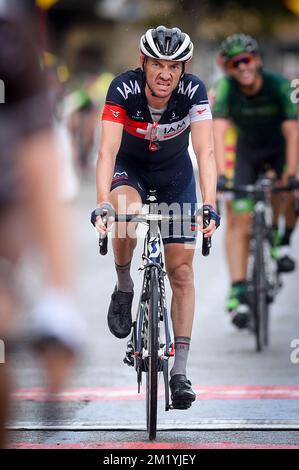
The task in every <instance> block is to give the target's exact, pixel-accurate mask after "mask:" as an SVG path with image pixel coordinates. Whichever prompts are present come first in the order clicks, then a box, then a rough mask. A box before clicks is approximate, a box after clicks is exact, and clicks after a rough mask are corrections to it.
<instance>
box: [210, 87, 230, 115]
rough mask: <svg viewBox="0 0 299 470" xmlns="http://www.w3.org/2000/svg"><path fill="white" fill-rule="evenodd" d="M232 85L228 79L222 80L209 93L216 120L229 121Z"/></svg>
mask: <svg viewBox="0 0 299 470" xmlns="http://www.w3.org/2000/svg"><path fill="white" fill-rule="evenodd" d="M229 94H230V84H229V81H228V80H227V78H221V79H220V80H218V82H216V83H215V85H214V86H213V87H212V89H211V90H210V92H209V96H210V101H211V102H212V113H213V117H214V118H222V119H228V118H229V117H230V116H229Z"/></svg>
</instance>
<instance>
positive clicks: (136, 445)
mask: <svg viewBox="0 0 299 470" xmlns="http://www.w3.org/2000/svg"><path fill="white" fill-rule="evenodd" d="M8 449H297V450H299V445H298V446H296V445H288V444H252V443H248V444H247V443H242V444H240V443H238V442H206V443H199V442H198V443H194V444H188V443H185V442H179V443H178V442H147V441H146V442H102V443H100V444H99V443H98V442H80V443H76V442H74V443H72V442H69V443H66V444H61V443H57V444H33V443H32V442H16V443H10V444H9V445H8Z"/></svg>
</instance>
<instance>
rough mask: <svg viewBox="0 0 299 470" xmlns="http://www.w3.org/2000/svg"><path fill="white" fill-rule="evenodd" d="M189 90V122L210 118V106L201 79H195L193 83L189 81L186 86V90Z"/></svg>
mask: <svg viewBox="0 0 299 470" xmlns="http://www.w3.org/2000/svg"><path fill="white" fill-rule="evenodd" d="M188 90H189V92H190V93H188V94H189V97H190V98H191V101H192V104H191V108H190V110H189V117H190V122H197V121H205V120H207V119H212V113H211V108H210V104H209V100H208V95H207V90H206V87H205V85H204V83H203V82H202V81H201V80H199V79H198V80H197V83H196V84H194V83H193V81H190V82H189V83H188V85H187V87H186V92H188Z"/></svg>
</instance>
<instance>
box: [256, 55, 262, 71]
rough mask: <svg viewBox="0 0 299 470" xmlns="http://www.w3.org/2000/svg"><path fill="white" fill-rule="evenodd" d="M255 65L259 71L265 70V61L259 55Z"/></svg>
mask: <svg viewBox="0 0 299 470" xmlns="http://www.w3.org/2000/svg"><path fill="white" fill-rule="evenodd" d="M255 63H256V65H257V67H258V68H259V69H261V68H263V59H262V58H261V56H260V55H258V54H257V55H256V56H255Z"/></svg>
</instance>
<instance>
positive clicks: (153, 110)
mask: <svg viewBox="0 0 299 470" xmlns="http://www.w3.org/2000/svg"><path fill="white" fill-rule="evenodd" d="M192 54H193V44H192V42H191V40H190V38H189V36H188V34H186V33H183V32H182V31H181V30H180V29H179V28H172V29H169V28H166V27H164V26H159V27H158V28H155V29H149V30H148V31H147V32H146V33H145V34H144V35H143V36H142V37H141V40H140V63H141V68H138V69H136V70H130V71H128V72H125V73H123V74H121V75H120V76H118V77H116V78H115V79H114V80H113V82H112V83H111V85H110V88H109V90H108V94H107V98H106V104H105V107H104V111H103V116H102V133H101V143H100V150H99V158H98V163H97V204H98V207H100V208H107V207H108V208H110V209H112V208H113V209H114V210H115V211H116V212H118V213H124V212H126V211H127V209H128V207H129V206H130V205H132V204H134V207H135V208H136V210H140V209H141V207H142V204H143V203H144V202H145V200H146V195H147V193H148V191H149V189H155V190H156V191H157V199H158V203H162V202H163V203H166V204H168V205H170V204H173V203H178V204H179V205H180V207H181V209H182V210H183V204H190V205H191V206H192V207H193V209H192V210H193V213H194V211H195V204H196V188H195V179H194V174H193V169H192V163H191V160H190V157H189V154H188V150H187V149H188V138H189V132H190V130H191V136H192V143H193V147H194V151H195V154H196V156H197V159H198V163H199V167H200V186H201V192H202V198H203V203H204V204H206V205H207V207H208V208H209V211H210V217H211V221H210V224H209V226H208V227H207V228H206V229H204V230H203V232H204V234H205V236H206V237H208V236H209V237H210V236H212V235H213V233H214V231H215V229H216V226H217V225H218V224H219V217H218V215H217V214H216V212H215V210H214V207H215V196H216V195H215V188H216V165H215V160H214V155H213V139H212V116H211V112H210V107H209V103H208V100H207V93H206V89H205V86H204V84H203V82H202V81H201V80H200V79H199V78H198V77H196V76H194V75H191V74H187V73H185V66H186V63H187V62H188V61H189V60H190V59H191V58H192ZM124 197H125V200H126V203H125V207H123V206H122V207H121V205H120V201H121V198H124ZM131 207H132V206H131ZM131 212H132V211H131ZM120 225H121V224H118V226H120ZM131 225H132V224H131ZM96 226H97V229H98V231H99V232H100V233H101V234H105V233H106V230H107V229H106V228H105V226H104V225H103V221H102V219H101V217H98V218H97V221H96ZM108 229H109V227H108ZM119 232H121V228H120V227H119ZM131 232H132V230H131ZM163 242H164V246H165V259H166V270H167V273H168V277H169V280H170V285H171V288H172V293H173V296H172V305H171V316H172V321H173V330H174V336H175V351H176V354H175V362H174V366H173V368H172V370H171V372H170V375H171V380H170V388H171V396H172V401H173V405H174V406H177V407H179V406H181V407H182V408H188V407H189V406H191V403H192V402H193V401H194V400H195V393H194V392H193V390H192V388H191V382H190V381H189V380H188V379H187V377H186V363H187V358H188V351H189V345H190V338H191V331H192V323H193V316H194V300H195V295H194V282H193V268H192V262H193V257H194V249H195V247H194V242H195V237H194V234H185V233H184V234H180V235H179V236H175V235H174V234H173V233H170V236H169V237H164V238H163ZM135 246H136V236H135V235H134V236H131V237H129V236H126V237H125V238H118V237H117V236H116V237H114V238H113V249H114V257H115V268H116V273H117V285H116V286H115V289H114V292H113V294H112V298H111V303H110V307H109V312H108V325H109V329H110V331H111V332H112V334H114V335H115V336H116V337H118V338H125V337H126V336H128V335H129V333H130V330H131V324H132V317H131V305H132V300H133V281H132V279H131V276H130V265H131V260H132V256H133V251H134V249H135ZM185 246H187V247H188V248H189V249H185Z"/></svg>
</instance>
